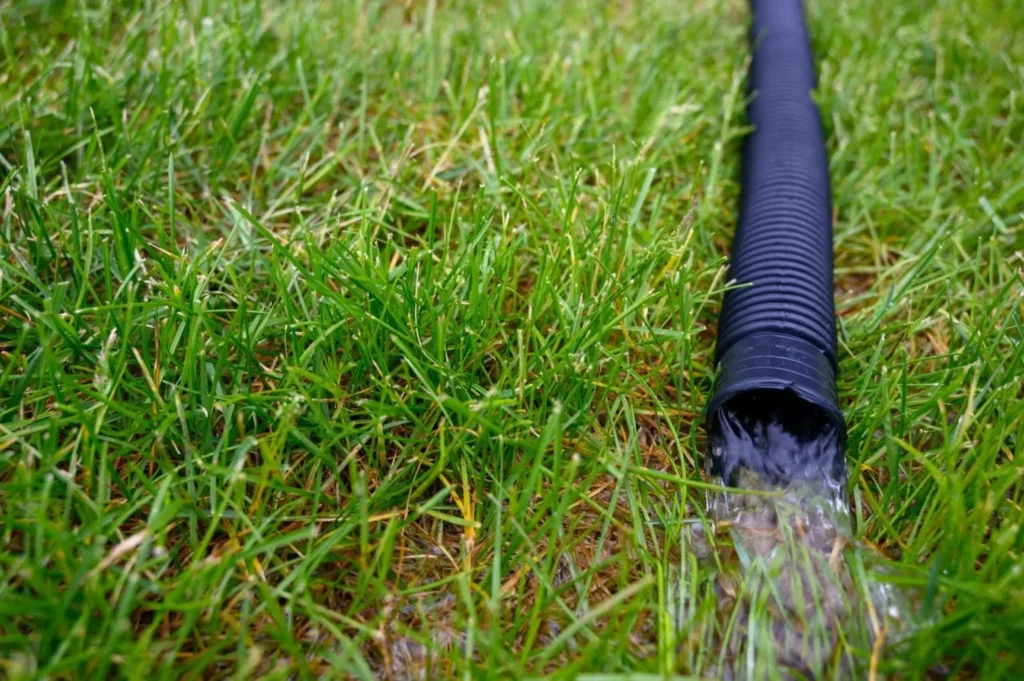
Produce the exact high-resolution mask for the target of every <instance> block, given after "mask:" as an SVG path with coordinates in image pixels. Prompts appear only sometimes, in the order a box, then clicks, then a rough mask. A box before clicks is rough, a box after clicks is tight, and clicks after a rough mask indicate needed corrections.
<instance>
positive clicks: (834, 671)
mask: <svg viewBox="0 0 1024 681" xmlns="http://www.w3.org/2000/svg"><path fill="white" fill-rule="evenodd" d="M710 450H711V451H710V454H711V456H710V461H709V467H710V470H711V473H712V475H713V477H714V479H716V480H718V481H720V482H722V483H723V484H724V485H727V486H729V487H732V488H737V489H738V490H742V491H735V492H719V493H714V494H710V495H709V497H708V515H709V519H710V521H711V527H712V529H713V534H714V536H713V537H703V538H694V539H695V540H696V543H701V542H704V543H705V545H706V546H707V547H708V550H707V551H704V556H703V558H704V560H706V561H713V565H714V567H713V569H714V570H715V571H716V575H717V576H716V583H715V586H714V591H715V595H716V599H715V600H716V604H717V605H716V610H717V613H716V616H717V617H718V618H719V620H720V621H719V623H718V626H717V629H716V631H717V633H716V636H715V639H716V640H715V641H714V643H715V645H714V648H715V649H716V651H717V652H716V654H717V662H716V663H715V664H714V665H712V666H713V668H714V669H715V675H716V677H718V678H723V679H776V678H778V679H834V678H842V679H860V678H881V677H880V676H878V671H877V663H878V660H879V656H880V652H881V651H882V649H883V646H886V645H891V644H892V643H894V642H897V641H898V640H899V639H900V638H902V637H905V636H906V635H907V634H908V633H909V624H908V622H909V618H908V613H909V608H908V605H907V601H906V596H905V594H902V593H899V592H897V591H896V590H895V589H894V588H892V586H891V585H889V584H886V583H885V582H884V581H882V579H880V577H882V576H883V575H882V574H881V570H882V568H881V566H882V564H883V563H884V561H883V560H882V557H881V556H878V554H876V553H875V552H873V551H871V550H870V549H867V548H865V547H862V546H858V545H857V543H856V542H854V540H853V533H852V528H851V520H850V511H849V507H848V505H847V503H846V492H845V490H846V461H845V456H844V452H843V434H842V433H841V432H840V431H839V430H838V429H837V427H836V426H835V424H834V423H832V421H831V420H830V419H829V418H828V416H827V415H826V414H825V413H824V412H823V411H822V410H821V409H819V408H817V407H815V406H814V405H811V404H809V403H807V402H804V401H802V400H801V399H800V398H798V397H797V396H795V395H793V394H791V393H789V392H784V391H758V392H752V393H747V394H744V395H741V396H739V397H737V398H734V399H733V400H731V401H730V402H729V403H728V404H727V405H726V406H725V407H723V408H721V409H719V410H718V412H717V413H716V414H713V415H712V421H711V432H710ZM709 567H710V566H709Z"/></svg>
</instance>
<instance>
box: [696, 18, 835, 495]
mask: <svg viewBox="0 0 1024 681" xmlns="http://www.w3.org/2000/svg"><path fill="white" fill-rule="evenodd" d="M751 8H752V12H753V21H752V26H751V30H750V40H751V48H752V51H753V56H752V60H751V64H750V74H749V75H750V77H749V89H750V92H749V94H750V100H749V104H748V105H747V117H748V119H749V123H750V125H752V126H753V131H752V132H751V133H750V134H749V135H748V136H747V138H746V140H745V142H744V147H743V175H742V190H741V199H740V214H739V223H738V225H737V228H736V236H735V239H734V242H733V247H732V260H731V265H730V278H731V279H732V280H734V281H735V282H736V286H737V288H735V289H732V290H730V291H729V292H727V293H726V296H725V302H724V305H723V308H722V314H721V318H720V321H719V327H718V343H717V347H716V362H717V364H718V369H719V371H718V379H717V383H716V387H715V393H714V396H713V397H712V399H711V403H710V404H709V406H708V412H707V414H708V426H709V434H710V445H711V447H710V449H711V456H710V470H711V473H712V475H713V476H715V477H718V478H721V479H722V480H723V481H724V482H725V483H726V484H729V485H732V486H738V487H747V486H750V484H752V483H751V481H750V480H747V479H746V478H745V477H744V475H745V474H750V475H753V476H754V478H752V480H757V481H758V483H757V484H758V486H768V487H786V486H788V485H790V484H792V483H794V482H806V483H812V484H813V485H814V486H817V485H818V484H819V483H821V484H824V486H825V489H826V490H827V491H828V492H830V494H831V495H832V496H833V498H834V499H835V500H837V501H841V499H842V497H843V496H844V488H845V482H846V464H845V459H844V455H843V446H844V444H845V439H846V424H845V422H844V420H843V414H842V412H841V411H840V409H839V402H838V399H837V395H836V371H837V357H836V331H835V307H834V303H833V281H832V202H831V192H830V190H829V175H828V155H827V153H826V151H825V142H824V136H823V133H822V127H821V120H820V116H819V113H818V108H817V106H816V104H815V103H814V101H813V99H812V97H811V95H812V91H813V90H814V88H815V87H816V77H815V69H814V59H813V57H812V54H811V47H810V41H809V38H808V32H807V26H806V24H805V22H804V16H803V6H802V4H801V1H800V0H752V1H751Z"/></svg>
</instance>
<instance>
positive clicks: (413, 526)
mask: <svg viewBox="0 0 1024 681" xmlns="http://www.w3.org/2000/svg"><path fill="white" fill-rule="evenodd" d="M746 20H747V12H746V8H745V5H744V3H743V2H741V1H740V0H728V1H726V0H722V1H712V0H706V1H698V0H693V1H684V0H635V1H627V0H617V1H608V0H576V1H575V2H571V3H569V2H565V3H560V2H555V3H551V2H544V1H542V0H507V1H502V2H497V1H489V0H404V2H403V1H402V0H393V1H386V0H344V1H338V2H327V1H325V0H318V1H307V2H270V1H263V2H242V1H241V0H233V1H231V2H228V1H226V0H182V1H176V0H143V1H140V0H130V1H129V0H126V1H124V2H114V1H113V0H77V1H74V2H70V1H68V2H63V1H60V0H51V1H47V0H0V48H2V52H0V107H2V108H0V677H4V678H9V679H30V678H53V679H103V678H125V679H129V678H151V679H174V680H177V679H191V678H237V679H248V678H253V677H257V676H261V677H265V678H272V679H294V678H316V677H324V678H334V677H362V678H373V677H386V678H393V679H404V678H419V677H421V676H422V675H424V674H427V675H429V676H430V677H431V678H438V677H451V676H461V677H463V678H497V677H506V678H507V677H521V676H526V675H540V674H545V673H553V674H560V675H562V676H565V677H571V676H575V675H577V674H581V673H592V674H602V675H604V676H603V677H602V678H612V677H614V676H616V675H623V676H627V675H629V674H641V673H643V674H651V675H657V676H659V677H661V676H663V675H669V674H674V673H675V674H681V675H692V676H695V677H700V678H705V677H707V678H713V677H715V676H719V675H722V674H724V671H723V670H724V669H726V665H725V662H724V656H725V653H724V652H723V651H720V650H718V649H717V647H716V645H715V641H716V640H719V639H720V637H721V636H720V634H721V627H722V626H723V620H722V612H721V610H722V607H721V606H722V605H723V603H720V602H719V601H722V600H723V595H722V591H721V589H720V588H717V587H716V583H717V580H718V578H719V576H720V573H721V572H722V571H723V570H725V569H726V568H725V567H723V565H722V562H721V561H720V560H718V558H717V556H719V555H724V553H725V550H724V548H722V550H721V551H719V549H718V548H716V546H714V545H713V546H712V551H711V553H712V556H711V557H710V558H709V557H708V556H707V555H706V551H705V552H703V553H702V552H701V551H698V550H697V549H696V548H695V546H694V540H693V536H694V535H693V534H692V532H691V530H693V529H694V528H695V527H703V521H702V518H703V517H704V509H705V498H706V494H707V490H708V488H709V485H711V484H712V483H713V481H710V480H708V479H707V478H706V476H705V475H704V469H703V459H704V446H705V431H704V427H703V420H702V419H703V408H704V406H705V404H706V402H707V400H708V398H709V396H710V392H711V387H712V385H713V381H714V366H713V349H714V335H715V334H714V329H715V324H716V318H717V312H718V309H719V307H720V304H721V300H722V293H723V291H724V290H725V289H726V288H727V286H728V285H729V282H728V277H727V269H726V268H727V255H728V247H729V242H730V238H731V234H732V230H733V228H734V225H735V217H736V205H737V195H738V170H739V160H740V140H741V138H742V136H743V135H744V133H745V131H746V127H745V122H744V102H745V94H744V79H745V68H746V60H747V57H748V54H749V52H748V47H747V42H746V33H745V28H746ZM809 23H810V27H811V31H812V34H813V36H814V44H815V45H814V46H815V50H816V54H817V58H818V62H819V69H820V92H819V101H820V104H821V107H822V111H823V118H824V123H825V127H826V134H827V139H828V146H829V151H830V154H831V168H832V178H833V186H834V203H835V208H836V217H835V242H836V273H837V283H836V304H837V311H838V314H839V346H840V363H841V367H840V371H841V376H840V386H839V388H840V396H841V401H842V405H843V409H844V411H845V413H846V416H847V420H848V422H849V425H850V432H849V443H848V452H847V458H848V462H849V468H850V483H849V498H850V504H851V514H852V517H853V523H852V524H853V539H854V540H855V544H856V546H857V547H858V548H857V549H856V552H857V555H858V556H861V557H865V560H864V561H863V564H864V565H868V566H869V567H868V568H865V569H870V570H872V571H874V572H877V574H878V578H879V579H882V580H884V581H886V582H888V583H891V584H892V585H893V586H892V588H893V589H898V590H900V591H901V592H904V593H905V594H907V598H908V602H910V603H912V608H910V609H909V610H908V612H907V613H906V614H905V615H902V616H901V619H903V620H905V621H904V622H903V623H904V624H905V625H906V626H905V627H904V629H905V632H904V633H903V634H901V637H899V638H897V637H895V636H892V637H890V640H888V641H881V640H878V641H877V642H878V645H875V646H872V649H869V650H864V649H858V648H857V647H856V646H855V645H853V644H850V645H849V646H848V648H849V650H848V653H849V654H850V655H851V656H852V658H853V659H855V660H858V661H859V662H860V663H861V664H862V669H870V673H871V674H872V676H873V677H877V678H883V677H889V678H907V679H914V678H922V677H924V676H925V675H930V678H942V677H944V676H946V675H953V676H957V677H963V678H974V677H977V678H985V679H997V678H1020V676H1021V675H1022V674H1024V653H1022V651H1021V641H1022V640H1024V512H1022V504H1024V459H1022V458H1020V457H1019V455H1018V453H1017V449H1018V447H1019V445H1020V443H1021V442H1022V440H1024V387H1022V386H1024V343H1022V337H1024V302H1022V299H1024V280H1022V276H1021V269H1022V266H1024V255H1022V250H1024V215H1022V210H1024V160H1022V158H1024V157H1022V153H1021V149H1020V148H1019V146H1020V144H1021V143H1022V142H1024V96H1022V92H1024V14H1022V13H1021V11H1020V7H1019V3H1018V2H1016V1H1015V0H1005V1H1000V0H936V1H935V2H929V3H925V2H917V1H915V0H862V1H853V0H843V1H837V2H825V1H824V0H818V1H817V2H813V3H812V6H811V7H810V11H809ZM712 486H713V485H712ZM712 539H714V538H713V537H712ZM871 566H877V567H871ZM726 626H728V624H726ZM876 640H877V639H876ZM843 645H845V644H843ZM771 654H772V652H771V650H770V646H760V647H759V646H756V645H751V646H750V647H749V648H748V649H747V656H746V658H745V659H744V660H743V661H742V670H743V671H742V673H741V676H743V675H744V674H745V675H746V676H747V677H751V678H769V677H770V672H771V670H772V668H773V664H772V659H771ZM861 678H864V677H861Z"/></svg>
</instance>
